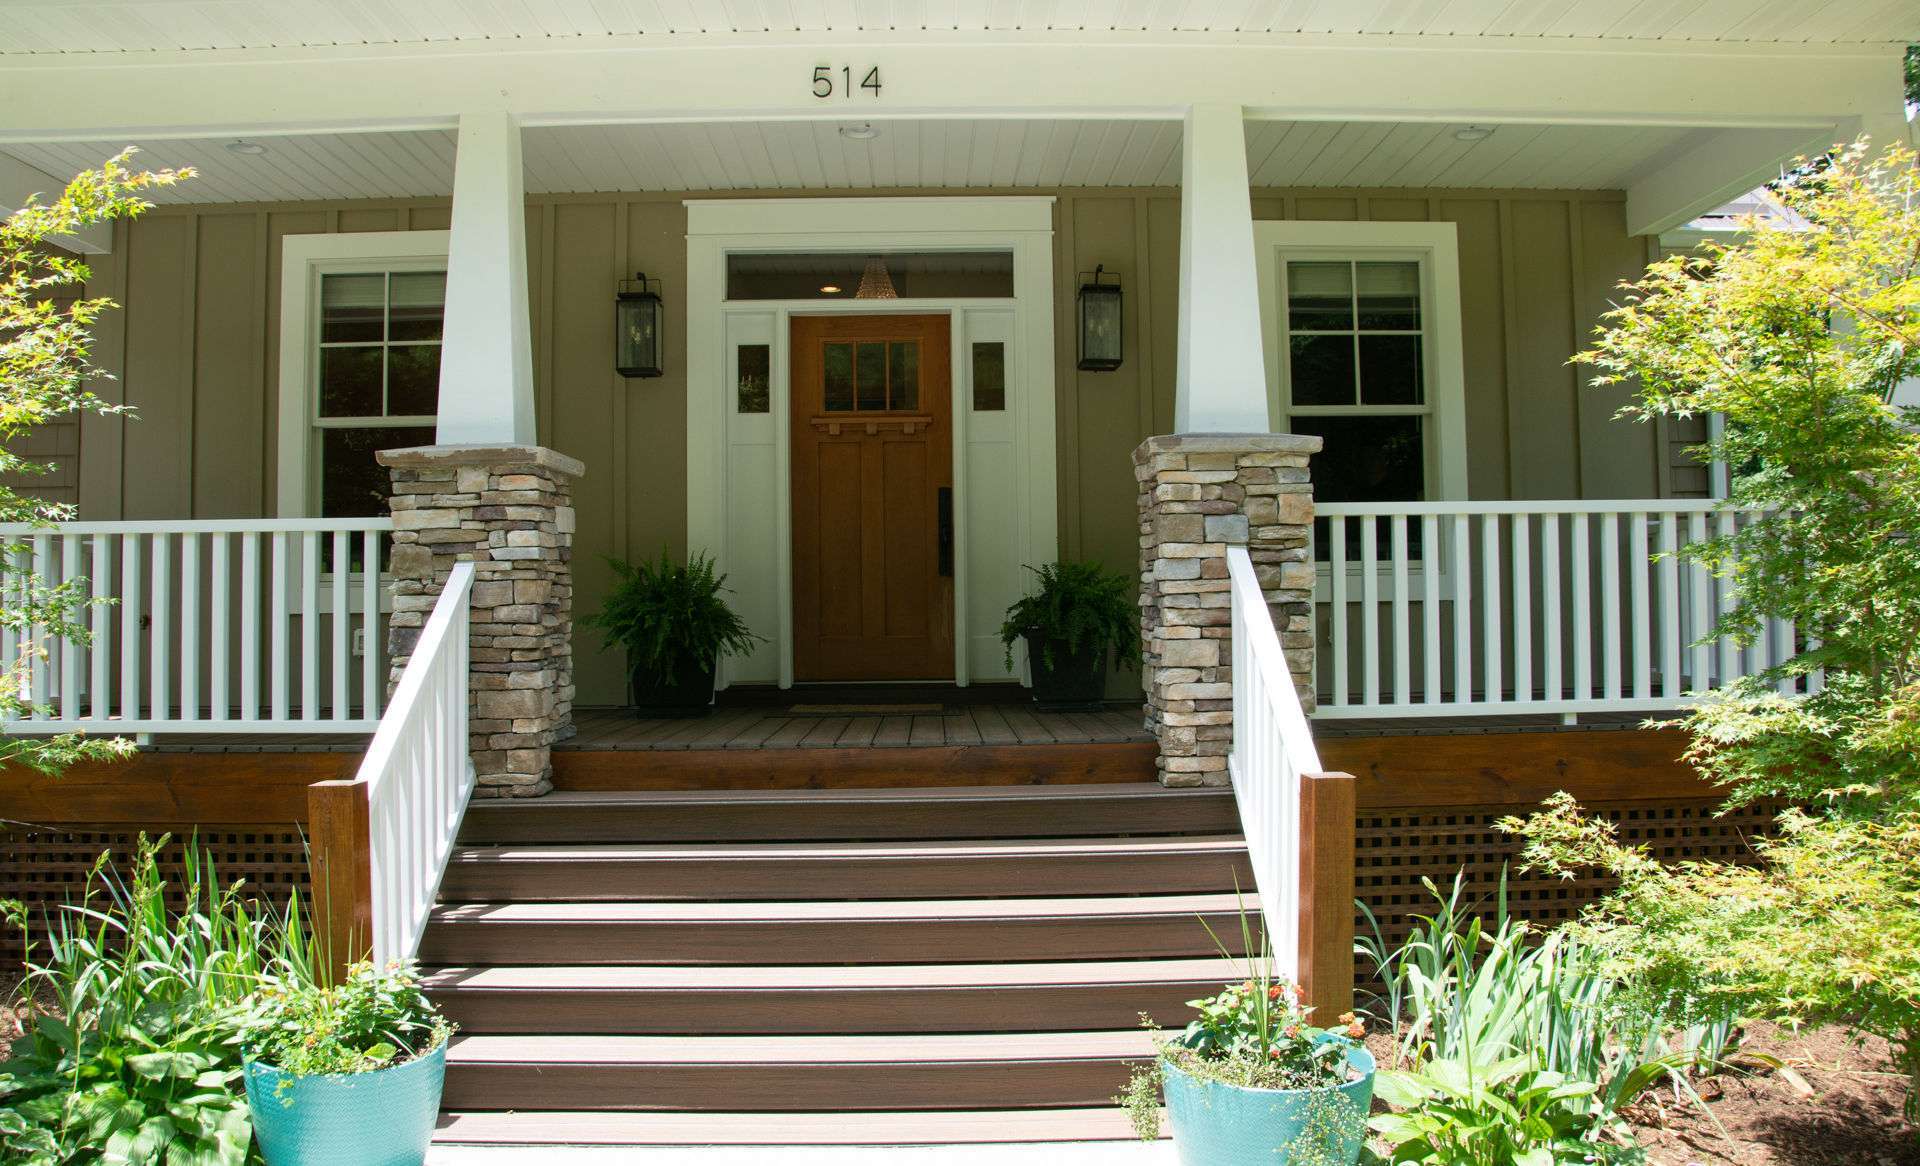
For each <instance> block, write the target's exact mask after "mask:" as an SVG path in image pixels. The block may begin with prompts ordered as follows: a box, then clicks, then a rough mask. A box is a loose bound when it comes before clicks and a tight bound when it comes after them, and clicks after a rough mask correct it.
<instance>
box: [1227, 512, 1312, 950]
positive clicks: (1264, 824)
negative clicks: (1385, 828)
mask: <svg viewBox="0 0 1920 1166" xmlns="http://www.w3.org/2000/svg"><path fill="white" fill-rule="evenodd" d="M1227 575H1228V579H1229V581H1230V583H1231V587H1230V588H1229V596H1230V600H1229V605H1230V609H1231V614H1232V621H1233V622H1232V628H1231V630H1232V634H1233V745H1232V749H1231V751H1230V752H1229V753H1228V754H1227V772H1228V774H1229V776H1230V778H1231V780H1232V782H1233V795H1234V802H1235V804H1236V805H1238V807H1239V810H1240V825H1241V830H1242V832H1243V833H1244V834H1245V835H1246V839H1247V855H1248V859H1249V861H1250V863H1251V865H1252V867H1253V881H1254V886H1255V888H1256V889H1257V890H1258V892H1259V895H1260V911H1261V915H1262V917H1263V919H1264V921H1265V925H1266V934H1267V940H1268V942H1269V944H1270V945H1271V948H1272V951H1273V960H1274V969H1275V971H1276V972H1277V973H1278V974H1280V975H1282V976H1284V977H1286V978H1288V979H1290V980H1294V981H1296V982H1298V981H1299V980H1300V978H1301V972H1302V969H1301V966H1300V962H1301V961H1300V938H1301V928H1300V922H1301V915H1302V912H1303V909H1304V908H1305V907H1306V906H1308V905H1307V904H1305V903H1303V892H1302V882H1303V879H1302V875H1301V871H1302V866H1301V863H1302V857H1303V856H1302V850H1301V835H1302V817H1303V815H1302V805H1301V794H1302V788H1301V783H1302V779H1303V778H1305V777H1308V776H1311V775H1316V774H1318V773H1320V772H1321V770H1320V754H1319V751H1318V750H1316V749H1315V748H1314V744H1313V732H1312V730H1311V729H1310V728H1309V727H1308V724H1307V716H1306V710H1305V709H1304V708H1302V707H1301V704H1300V694H1299V692H1298V691H1297V690H1296V689H1295V687H1294V680H1293V672H1292V670H1291V669H1290V668H1288V667H1287V658H1286V653H1285V651H1284V649H1283V648H1282V646H1281V643H1280V637H1279V635H1278V634H1277V633H1276V632H1275V630H1274V626H1273V614H1272V612H1271V610H1270V609H1269V608H1268V606H1267V599H1266V595H1265V593H1264V592H1263V590H1262V589H1261V586H1260V580H1259V576H1258V574H1257V573H1256V572H1255V570H1254V566H1253V559H1252V557H1251V556H1249V555H1248V553H1247V549H1246V548H1245V547H1228V548H1227Z"/></svg>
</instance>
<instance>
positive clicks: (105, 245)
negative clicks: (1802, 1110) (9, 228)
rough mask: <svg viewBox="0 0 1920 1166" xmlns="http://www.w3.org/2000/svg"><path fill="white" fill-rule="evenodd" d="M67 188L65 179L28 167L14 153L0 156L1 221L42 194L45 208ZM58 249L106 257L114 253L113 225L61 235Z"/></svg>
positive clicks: (56, 240) (98, 224)
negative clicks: (111, 252) (109, 253)
mask: <svg viewBox="0 0 1920 1166" xmlns="http://www.w3.org/2000/svg"><path fill="white" fill-rule="evenodd" d="M66 188H67V183H66V180H65V179H61V178H55V177H54V176H53V175H51V174H48V173H47V172H46V171H44V170H40V169H37V168H35V167H33V166H29V165H27V164H26V163H25V162H22V161H21V160H20V159H18V158H15V157H13V156H12V155H11V154H0V218H5V217H7V216H8V215H10V214H12V213H13V212H14V211H17V210H19V209H20V208H21V207H23V206H25V205H27V199H28V198H29V197H30V196H32V195H36V194H37V195H39V196H40V202H41V204H42V205H45V204H46V203H49V202H52V201H53V200H54V199H56V198H59V197H60V192H61V191H63V190H65V189H66ZM53 242H54V243H55V244H57V245H58V246H61V247H64V248H66V249H67V250H69V251H74V252H78V253H80V254H83V255H105V254H107V253H108V252H110V251H112V250H113V224H112V223H95V224H94V225H92V226H91V227H87V228H86V229H84V230H82V231H80V232H79V233H78V234H74V235H59V236H56V237H55V238H54V240H53Z"/></svg>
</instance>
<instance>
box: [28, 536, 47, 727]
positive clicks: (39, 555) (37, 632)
mask: <svg viewBox="0 0 1920 1166" xmlns="http://www.w3.org/2000/svg"><path fill="white" fill-rule="evenodd" d="M32 546H33V558H32V560H31V561H32V563H33V573H34V575H35V577H37V578H41V579H45V578H47V577H48V576H50V575H51V574H53V537H52V536H51V535H45V534H37V535H35V536H33V542H32ZM29 584H30V581H27V580H23V581H22V586H27V585H29ZM49 635H50V633H49V631H48V629H47V626H46V625H45V624H34V625H32V626H31V627H29V628H28V629H27V651H28V653H29V655H28V664H27V699H28V701H29V702H30V703H32V705H33V707H34V710H35V714H34V715H35V716H44V715H45V714H43V713H41V712H40V711H39V710H41V709H43V708H45V707H46V706H47V705H49V704H51V703H52V702H53V692H52V689H53V677H52V676H51V675H50V673H51V672H52V670H53V668H52V646H51V645H50V644H49V643H48V642H47V640H48V636H49Z"/></svg>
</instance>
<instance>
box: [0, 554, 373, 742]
mask: <svg viewBox="0 0 1920 1166" xmlns="http://www.w3.org/2000/svg"><path fill="white" fill-rule="evenodd" d="M392 529H393V521H392V520H391V519H389V518H294V519H234V520H226V519H216V520H166V521H158V522H71V523H63V524H61V525H59V526H55V527H27V526H0V543H4V544H7V545H19V546H23V547H24V550H22V551H20V552H18V553H17V555H16V559H15V565H16V567H17V568H21V569H31V570H33V571H34V572H35V573H36V574H37V575H38V576H39V577H40V578H41V579H42V580H44V581H46V582H47V583H49V584H57V583H61V582H64V581H67V580H73V579H85V580H86V581H87V583H86V590H87V591H88V593H89V594H91V595H92V596H93V597H94V598H96V599H113V600H115V602H114V603H112V604H110V605H100V606H93V607H90V608H87V609H85V610H84V611H82V612H81V613H80V618H81V620H82V621H83V622H84V623H85V624H86V625H87V626H88V628H89V629H90V630H91V631H92V634H93V639H92V643H91V644H90V645H88V646H81V645H79V644H74V643H68V642H64V641H58V640H53V641H47V642H46V643H45V645H44V646H45V648H46V649H47V652H48V655H47V657H46V658H44V659H41V658H39V657H37V656H36V657H35V658H34V659H33V660H32V661H31V662H30V666H29V667H28V668H27V670H26V672H25V675H24V676H23V678H22V681H21V683H22V689H23V693H22V695H24V696H25V697H26V698H27V699H28V700H29V701H30V703H32V704H33V705H34V706H36V707H41V708H45V709H46V710H47V713H46V714H45V715H36V716H33V717H31V718H28V719H25V720H21V721H14V722H10V723H7V724H4V725H0V730H4V731H6V732H16V733H17V732H48V733H52V732H63V731H66V730H69V729H84V730H86V731H89V732H106V733H152V732H164V733H232V732H256V733H289V732H293V733H321V732H340V733H366V732H371V731H373V729H374V727H375V725H376V724H377V723H378V722H379V719H380V704H381V696H382V694H383V693H384V691H385V687H386V663H385V661H384V660H383V659H382V647H383V640H384V636H383V630H384V623H385V621H384V619H383V618H382V616H381V611H382V606H383V604H385V603H386V602H387V599H386V589H385V588H384V587H383V586H382V585H381V578H380V564H381V547H382V543H383V535H384V533H385V532H387V531H390V530H392ZM342 566H344V568H345V569H341V568H342ZM8 598H9V597H6V596H0V602H5V601H6V599H8ZM28 635H29V637H30V638H32V639H35V640H41V639H43V638H44V637H43V636H42V635H39V634H36V633H33V632H29V633H28ZM22 647H23V645H22V644H21V643H20V638H19V637H18V636H17V635H15V634H12V633H8V632H0V659H5V660H6V661H8V662H9V663H11V662H13V661H17V660H19V659H20V653H21V651H22Z"/></svg>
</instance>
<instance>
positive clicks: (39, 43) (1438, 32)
mask: <svg viewBox="0 0 1920 1166" xmlns="http://www.w3.org/2000/svg"><path fill="white" fill-rule="evenodd" d="M876 31H884V32H915V31H924V32H928V33H931V34H935V35H939V34H943V33H963V34H964V33H980V32H995V31H1005V32H1069V33H1074V34H1082V35H1087V36H1090V37H1098V36H1099V35H1101V34H1104V33H1129V34H1131V33H1140V32H1146V33H1168V34H1179V33H1183V32H1212V33H1253V34H1259V33H1335V34H1404V35H1425V36H1449V37H1456V36H1495V37H1610V38H1621V39H1631V40H1681V41H1750V42H1751V41H1780V42H1808V41H1816V42H1832V43H1876V44H1884V43H1897V42H1898V43H1903V42H1906V41H1912V40H1920V4H1916V3H1915V2H1914V0H1609V2H1605V3H1601V2H1595V0H0V53H140V52H165V51H173V50H182V49H238V48H268V47H291V46H315V47H317V46H329V45H362V44H395V43H400V44H404V43H410V42H425V41H448V40H494V41H527V40H550V39H589V38H596V37H607V36H621V35H642V36H659V37H670V38H674V39H676V40H681V41H685V42H687V43H693V42H696V41H699V40H702V39H710V38H712V37H715V36H723V35H734V34H765V33H782V32H796V33H850V34H851V33H862V32H876Z"/></svg>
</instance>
